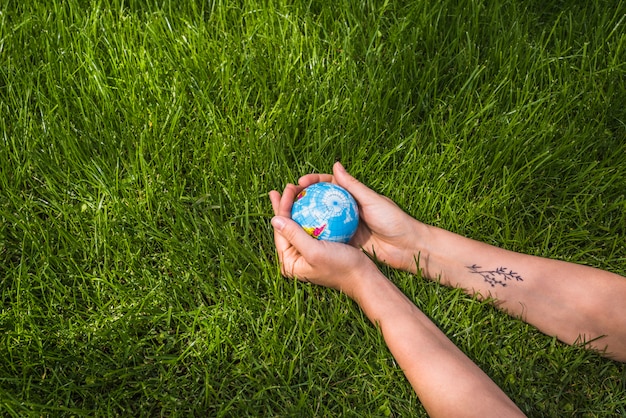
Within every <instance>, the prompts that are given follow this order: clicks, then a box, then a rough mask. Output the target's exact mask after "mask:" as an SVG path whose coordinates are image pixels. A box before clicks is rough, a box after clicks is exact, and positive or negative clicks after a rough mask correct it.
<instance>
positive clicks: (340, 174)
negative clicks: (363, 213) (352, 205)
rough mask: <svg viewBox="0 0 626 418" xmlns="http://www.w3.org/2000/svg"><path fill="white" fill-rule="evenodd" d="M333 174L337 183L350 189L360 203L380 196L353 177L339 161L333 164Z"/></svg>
mask: <svg viewBox="0 0 626 418" xmlns="http://www.w3.org/2000/svg"><path fill="white" fill-rule="evenodd" d="M333 174H334V178H335V181H336V183H337V184H338V185H340V186H341V187H343V188H344V189H346V190H347V191H349V192H350V194H351V195H352V196H354V198H355V199H356V201H357V202H358V203H359V204H364V203H366V202H369V201H371V199H372V198H376V197H378V196H379V194H378V193H376V192H375V191H373V190H372V189H370V188H369V187H367V186H366V185H364V184H363V183H361V182H360V181H358V180H357V179H355V178H354V177H352V176H351V175H350V173H348V172H347V171H346V169H345V168H344V166H343V165H341V163H340V162H339V161H337V162H336V163H335V165H334V166H333Z"/></svg>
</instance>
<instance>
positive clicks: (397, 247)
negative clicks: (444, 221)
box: [298, 162, 425, 272]
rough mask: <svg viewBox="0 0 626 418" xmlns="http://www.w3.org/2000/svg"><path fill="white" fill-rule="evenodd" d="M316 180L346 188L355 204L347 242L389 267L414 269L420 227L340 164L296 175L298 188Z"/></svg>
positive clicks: (415, 267)
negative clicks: (354, 219)
mask: <svg viewBox="0 0 626 418" xmlns="http://www.w3.org/2000/svg"><path fill="white" fill-rule="evenodd" d="M318 182H332V183H335V184H338V185H339V186H341V187H343V188H344V189H346V190H348V191H349V192H350V194H352V196H353V197H354V199H355V200H356V201H357V204H358V206H359V218H360V219H359V227H358V228H357V231H356V233H355V235H354V237H353V238H352V240H351V241H350V244H351V245H353V246H355V247H357V248H362V249H363V250H364V251H366V252H367V253H369V254H370V255H372V256H374V257H375V258H376V259H377V260H379V261H381V262H383V263H385V264H388V265H389V266H391V267H394V268H398V269H402V270H408V271H413V272H415V271H416V269H417V265H416V257H418V254H419V251H416V250H415V249H416V246H417V244H418V243H419V238H420V231H419V229H420V227H422V228H423V227H425V225H424V224H422V223H420V222H418V221H416V220H415V219H413V218H412V217H411V216H409V215H408V214H406V213H405V212H404V211H403V210H402V209H400V208H399V207H398V205H396V204H395V203H394V202H393V201H392V200H391V199H389V198H387V197H385V196H383V195H380V194H378V193H376V192H375V191H373V190H371V189H370V188H368V187H367V186H365V185H364V184H363V183H361V182H359V181H358V180H357V179H355V178H354V177H352V176H351V175H350V174H348V172H347V171H346V170H345V168H344V167H343V166H342V165H341V163H339V162H337V163H335V165H334V166H333V175H331V174H307V175H305V176H303V177H301V178H300V180H299V181H298V184H299V186H300V187H301V188H304V187H308V186H310V185H311V184H314V183H318Z"/></svg>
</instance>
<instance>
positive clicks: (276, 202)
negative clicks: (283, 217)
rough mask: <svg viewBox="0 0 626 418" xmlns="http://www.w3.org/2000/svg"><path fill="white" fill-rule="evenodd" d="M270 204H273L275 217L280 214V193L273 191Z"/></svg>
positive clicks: (270, 194)
mask: <svg viewBox="0 0 626 418" xmlns="http://www.w3.org/2000/svg"><path fill="white" fill-rule="evenodd" d="M269 196H270V202H272V209H273V210H274V215H276V214H277V213H278V207H279V206H280V197H281V196H280V193H279V192H277V191H276V190H272V191H271V192H270V193H269Z"/></svg>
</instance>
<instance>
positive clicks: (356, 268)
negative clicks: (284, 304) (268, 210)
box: [269, 184, 376, 297]
mask: <svg viewBox="0 0 626 418" xmlns="http://www.w3.org/2000/svg"><path fill="white" fill-rule="evenodd" d="M302 189H303V188H302V187H299V186H295V185H293V184H288V185H287V187H286V188H285V190H284V192H283V194H282V195H281V194H280V193H279V192H277V191H276V190H272V191H271V192H270V194H269V196H270V200H271V202H272V207H273V209H274V214H275V215H276V216H274V217H273V218H272V221H271V222H272V226H273V227H274V242H275V244H276V250H277V252H278V257H279V261H280V265H281V272H282V274H283V275H284V276H286V277H290V278H297V279H298V280H300V281H304V282H311V283H314V284H318V285H321V286H326V287H331V288H334V289H338V290H340V291H342V292H344V293H346V294H347V295H348V296H349V297H354V295H355V291H356V288H357V286H358V285H359V281H360V280H361V279H362V278H363V277H364V276H366V275H367V274H366V273H367V271H368V270H371V269H376V266H375V265H374V263H373V262H372V261H371V260H370V259H369V258H368V257H367V255H365V254H364V253H363V252H362V251H361V250H359V249H357V248H355V247H353V246H350V245H346V244H340V243H336V242H328V241H320V240H317V239H315V238H313V237H311V236H310V235H309V234H307V233H306V231H305V230H304V229H302V227H300V225H298V224H297V223H296V222H295V221H293V220H292V219H291V206H292V204H293V201H294V199H295V197H296V195H297V194H298V193H299V192H300V191H301V190H302Z"/></svg>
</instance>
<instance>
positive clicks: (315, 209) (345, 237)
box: [291, 182, 359, 243]
mask: <svg viewBox="0 0 626 418" xmlns="http://www.w3.org/2000/svg"><path fill="white" fill-rule="evenodd" d="M291 218H292V219H293V220H294V221H296V222H297V223H298V224H300V226H302V228H304V230H305V231H306V232H308V233H309V235H311V236H312V237H314V238H317V239H321V240H325V241H333V242H343V243H347V242H349V241H350V238H352V236H353V235H354V233H355V232H356V228H357V226H358V225H359V209H358V207H357V205H356V201H355V200H354V198H353V197H352V195H351V194H350V193H348V191H347V190H346V189H344V188H343V187H340V186H337V185H336V184H333V183H324V182H322V183H315V184H312V185H310V186H309V187H307V188H305V189H304V190H302V191H301V192H300V193H299V194H298V196H297V197H296V200H295V202H293V206H292V208H291Z"/></svg>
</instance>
